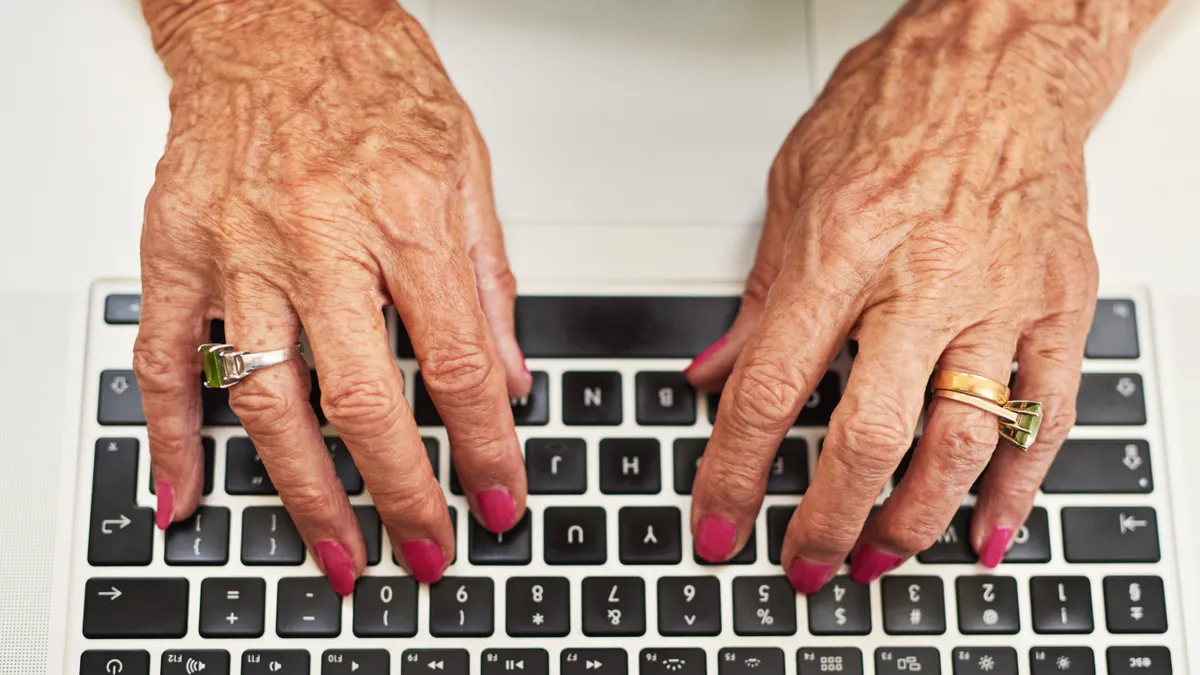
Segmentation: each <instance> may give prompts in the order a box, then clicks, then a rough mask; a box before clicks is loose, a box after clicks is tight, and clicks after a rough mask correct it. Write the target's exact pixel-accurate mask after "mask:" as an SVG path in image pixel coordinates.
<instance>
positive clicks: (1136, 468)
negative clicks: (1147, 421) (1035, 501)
mask: <svg viewBox="0 0 1200 675" xmlns="http://www.w3.org/2000/svg"><path fill="white" fill-rule="evenodd" d="M1153 491H1154V474H1153V472H1152V471H1151V470H1150V446H1149V444H1148V443H1146V441H1141V440H1127V441H1120V440H1087V439H1079V438H1072V439H1068V440H1067V441H1066V442H1065V443H1063V445H1062V448H1060V449H1059V451H1058V454H1057V455H1055V456H1054V463H1053V464H1051V465H1050V471H1049V472H1047V473H1046V479H1045V480H1043V481H1042V492H1045V493H1047V494H1104V493H1112V494H1149V493H1151V492H1153Z"/></svg>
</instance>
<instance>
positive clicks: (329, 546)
mask: <svg viewBox="0 0 1200 675" xmlns="http://www.w3.org/2000/svg"><path fill="white" fill-rule="evenodd" d="M314 548H316V550H317V562H318V563H319V564H320V565H321V569H323V570H325V577H326V578H327V579H329V585H330V586H332V587H333V590H334V591H336V592H337V594H338V595H350V594H351V593H353V592H354V577H355V574H354V559H352V558H351V557H350V554H349V553H347V552H346V548H345V547H344V546H342V545H341V544H339V543H338V542H336V541H332V540H325V541H318V542H317V545H316V546H315V547H314Z"/></svg>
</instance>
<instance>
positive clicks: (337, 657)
mask: <svg viewBox="0 0 1200 675" xmlns="http://www.w3.org/2000/svg"><path fill="white" fill-rule="evenodd" d="M390 666H391V658H390V657H389V656H388V652H387V650H386V649H329V650H326V651H325V653H324V654H322V655H321V675H350V673H355V675H388V671H389V669H390Z"/></svg>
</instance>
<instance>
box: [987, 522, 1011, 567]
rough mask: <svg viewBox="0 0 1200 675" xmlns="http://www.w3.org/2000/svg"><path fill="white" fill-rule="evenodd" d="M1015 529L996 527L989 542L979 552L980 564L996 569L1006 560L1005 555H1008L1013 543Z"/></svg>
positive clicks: (989, 537) (990, 535) (989, 536)
mask: <svg viewBox="0 0 1200 675" xmlns="http://www.w3.org/2000/svg"><path fill="white" fill-rule="evenodd" d="M1012 535H1013V529H1012V528H1011V527H1004V526H1000V527H996V528H993V529H992V532H991V534H989V535H988V538H987V541H985V542H984V544H983V547H982V549H981V550H980V551H979V562H980V563H981V564H982V565H983V566H984V567H987V568H989V569H994V568H995V567H996V566H998V565H999V564H1000V561H1002V560H1004V554H1006V553H1008V545H1009V543H1010V542H1011V541H1012Z"/></svg>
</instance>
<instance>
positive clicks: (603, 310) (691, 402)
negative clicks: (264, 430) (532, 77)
mask: <svg viewBox="0 0 1200 675" xmlns="http://www.w3.org/2000/svg"><path fill="white" fill-rule="evenodd" d="M92 307H93V313H92V318H91V322H90V324H89V342H88V353H87V369H86V377H87V378H88V380H87V381H88V384H87V386H86V387H85V399H84V410H83V418H84V419H83V422H84V423H83V426H82V429H83V435H82V445H81V448H80V463H79V474H78V476H79V481H80V482H79V485H80V486H81V488H80V490H79V497H78V500H77V501H78V503H77V505H76V509H77V510H76V514H77V517H76V533H75V539H74V541H75V542H76V547H75V550H76V551H77V553H76V554H75V559H74V560H73V561H72V565H71V584H72V586H71V593H70V596H71V600H70V602H69V606H70V608H69V612H68V616H67V626H66V629H65V630H66V633H67V635H68V644H69V649H68V652H67V659H68V661H67V665H66V668H67V670H68V671H76V672H80V673H83V674H85V675H139V674H143V673H160V674H162V675H198V674H199V673H203V674H204V675H225V674H227V673H242V674H243V675H259V674H262V675H301V674H303V675H315V674H318V673H320V674H321V675H341V674H346V675H349V674H352V673H353V674H355V675H418V674H420V675H436V674H440V673H443V672H445V673H453V674H455V675H458V674H466V673H472V674H474V673H479V674H482V675H518V674H519V675H548V674H551V673H553V674H556V675H632V674H635V673H636V674H639V675H700V674H705V675H707V674H712V675H827V674H828V675H871V674H873V675H912V674H913V673H920V674H921V675H941V674H942V673H945V674H946V675H951V674H953V675H1017V674H1018V673H1021V674H1022V675H1024V674H1028V675H1094V674H1095V673H1108V674H1109V675H1169V674H1171V673H1172V672H1173V669H1175V670H1177V671H1178V672H1183V671H1184V669H1185V665H1184V663H1183V659H1182V636H1183V632H1182V626H1181V622H1182V618H1181V617H1182V608H1181V607H1179V606H1178V597H1179V594H1178V590H1177V589H1178V571H1177V569H1178V568H1177V566H1176V564H1175V561H1174V560H1173V558H1172V550H1173V549H1172V542H1171V528H1170V516H1171V510H1170V501H1169V496H1168V495H1167V494H1166V481H1165V480H1163V476H1165V473H1164V472H1165V471H1166V470H1167V468H1166V466H1165V462H1166V460H1165V456H1164V455H1165V453H1164V451H1163V447H1162V443H1163V439H1162V432H1161V428H1160V427H1161V424H1160V422H1159V420H1158V403H1157V400H1156V394H1155V373H1154V366H1153V359H1152V357H1153V354H1152V353H1148V352H1151V349H1150V346H1151V345H1153V340H1152V339H1151V335H1150V334H1149V322H1148V320H1147V312H1148V304H1147V303H1146V302H1145V300H1144V298H1142V296H1140V295H1137V294H1130V295H1128V296H1123V297H1119V298H1112V299H1103V300H1101V301H1100V302H1099V304H1098V307H1097V312H1096V320H1095V323H1094V325H1093V328H1092V332H1091V334H1090V335H1089V338H1088V344H1087V361H1086V363H1085V367H1084V370H1085V374H1084V376H1083V380H1082V386H1081V390H1080V394H1079V398H1078V402H1077V413H1078V424H1077V427H1076V428H1075V429H1074V430H1073V431H1072V434H1071V439H1070V440H1069V441H1068V442H1067V443H1066V445H1065V446H1064V448H1063V449H1062V452H1061V453H1060V454H1059V456H1058V458H1057V459H1056V461H1055V464H1054V466H1053V467H1052V468H1051V470H1050V472H1049V475H1048V476H1047V477H1046V480H1045V482H1044V484H1043V488H1042V492H1041V493H1040V494H1039V495H1038V506H1037V508H1036V509H1034V511H1033V513H1032V515H1031V516H1030V518H1029V520H1028V522H1027V523H1026V524H1025V526H1024V527H1022V528H1021V529H1020V531H1019V532H1018V533H1017V535H1016V540H1015V544H1014V546H1013V547H1012V549H1011V550H1010V551H1009V553H1008V554H1007V556H1006V558H1005V564H1003V565H1001V566H1000V567H999V568H998V569H996V570H992V571H989V570H985V569H984V568H982V567H980V566H978V565H977V564H976V563H977V556H976V554H975V552H974V551H973V550H972V549H971V547H970V545H969V543H968V541H969V531H968V528H969V523H970V515H971V508H972V505H973V503H974V492H975V489H973V490H972V496H970V497H968V498H967V500H966V502H965V503H964V504H963V506H962V508H961V509H960V510H959V512H958V513H957V515H956V516H955V517H954V519H953V521H952V522H951V523H950V525H949V526H948V527H947V529H946V531H945V533H944V534H943V535H942V537H941V538H940V539H939V540H938V541H937V542H936V543H935V544H934V545H933V546H932V547H930V548H929V549H928V550H926V551H924V552H922V553H920V554H919V555H918V556H916V558H914V559H913V560H911V561H909V562H907V563H906V564H904V565H903V566H901V567H900V568H898V569H897V570H895V571H894V572H892V573H890V574H888V575H886V576H884V577H883V578H882V579H881V580H880V581H877V582H875V583H873V584H870V585H863V584H858V583H855V582H854V581H852V580H851V579H850V578H849V576H847V575H845V574H842V575H839V576H837V577H835V578H834V579H833V581H831V582H830V583H829V584H828V585H827V586H826V587H825V588H824V589H822V590H821V591H820V592H818V593H816V594H814V595H812V596H809V597H807V598H805V597H802V596H797V595H796V594H795V593H794V592H793V591H792V589H791V587H790V586H789V585H788V582H787V580H786V578H785V577H784V576H783V575H782V570H781V569H780V567H779V561H780V550H781V547H782V541H783V534H784V532H785V530H786V527H787V523H788V520H789V518H790V517H791V514H792V511H793V509H794V508H795V505H796V503H797V502H798V501H799V500H800V498H801V496H802V495H803V494H804V492H805V489H806V488H807V487H808V482H809V476H810V475H811V469H812V468H814V467H815V465H816V461H817V459H818V456H819V453H820V448H821V441H822V439H823V437H824V433H825V427H826V426H827V424H828V422H829V417H830V415H831V413H832V411H833V409H834V407H835V406H836V405H837V402H838V400H839V399H840V395H841V388H842V385H843V383H844V382H845V377H846V374H847V372H848V369H849V366H850V364H851V363H852V358H853V357H852V353H853V350H852V349H849V348H848V349H846V350H843V353H842V354H841V355H840V356H839V357H838V358H837V360H836V361H835V362H834V363H833V364H832V365H831V367H830V370H829V373H828V374H827V375H826V377H825V378H824V379H823V380H822V381H821V383H820V385H819V387H818V388H817V390H816V392H815V393H814V394H813V396H812V397H811V399H810V400H809V401H808V403H807V405H806V406H805V408H804V410H803V412H802V413H801V414H800V416H799V418H798V419H797V421H796V425H795V427H794V428H793V429H792V431H790V432H789V434H788V438H787V439H786V440H785V441H784V442H783V443H782V444H781V445H780V447H779V450H778V452H777V455H776V458H775V461H774V463H773V464H772V466H771V473H770V477H769V480H768V483H767V497H766V499H765V501H764V505H763V508H762V512H761V513H760V516H759V519H758V522H757V524H756V527H755V531H754V534H753V536H752V537H751V539H750V541H749V543H748V544H747V545H746V547H745V549H743V550H742V551H741V552H740V553H738V554H737V555H736V556H734V557H733V558H732V559H731V560H730V561H729V562H728V563H727V564H723V565H710V564H707V563H705V562H704V561H702V560H700V559H699V558H697V557H696V556H695V554H694V553H693V551H692V539H691V534H690V532H689V531H688V528H687V520H686V516H687V513H688V503H689V495H690V493H691V488H692V481H693V478H694V476H695V471H696V465H697V462H698V461H699V459H700V457H701V455H702V454H703V452H704V446H705V442H706V440H707V437H708V434H709V432H710V430H711V428H712V420H713V419H714V416H715V411H716V407H717V405H718V397H716V396H700V395H698V394H697V393H696V392H695V391H693V390H692V389H691V388H690V387H689V386H688V385H687V383H686V381H685V380H684V378H683V377H682V375H680V369H681V368H682V367H683V366H685V365H686V364H687V363H688V361H689V358H690V357H691V355H693V354H696V353H698V352H699V351H701V350H702V349H703V348H704V347H705V346H707V344H709V343H710V342H711V341H712V340H713V339H715V338H716V337H717V336H719V335H720V334H721V332H722V331H723V329H724V328H725V326H727V325H728V323H729V322H730V320H731V319H732V317H733V315H734V314H735V313H736V309H737V299H736V297H733V296H727V297H694V296H693V297H683V296H679V297H672V296H670V295H662V296H655V297H633V296H630V297H611V296H595V295H588V296H574V297H571V296H540V297H523V298H521V300H520V301H519V303H518V309H517V316H518V322H517V326H518V338H519V339H520V341H521V344H522V346H523V348H524V349H525V352H526V355H527V357H528V363H529V366H530V368H531V370H533V371H534V387H533V391H532V393H531V394H530V395H529V396H527V397H524V398H522V399H520V400H514V401H513V402H512V403H513V413H514V418H515V420H516V422H517V425H518V435H519V437H520V438H521V441H522V443H523V444H524V450H525V458H526V469H527V473H528V478H529V493H530V497H529V499H528V505H529V510H528V512H527V513H526V514H525V517H524V518H523V519H522V520H521V522H520V524H519V525H517V526H516V527H515V528H514V529H513V530H512V531H510V532H507V533H505V534H503V535H495V534H493V533H491V532H488V531H487V530H485V529H484V528H482V527H480V526H479V525H478V524H477V523H476V522H475V521H474V520H473V519H472V518H471V516H470V513H469V511H468V507H467V504H466V501H465V498H464V497H462V494H463V493H462V489H461V486H459V484H458V481H457V476H456V475H455V472H454V465H453V462H452V461H451V458H450V452H449V450H450V449H449V447H448V445H447V440H446V434H445V430H444V428H443V427H442V423H441V419H440V417H439V416H438V413H437V410H436V409H435V408H434V407H433V405H432V402H431V400H430V398H429V396H428V394H427V392H426V390H425V387H424V384H423V382H422V381H421V378H420V372H419V370H418V368H417V364H416V362H415V361H414V360H413V358H412V348H411V346H410V345H409V344H407V341H406V339H405V337H404V336H403V332H402V330H396V328H397V327H398V326H399V322H398V321H397V319H396V317H395V316H394V315H391V316H389V322H390V325H391V326H392V328H393V330H392V331H391V332H392V335H393V341H394V345H393V346H394V349H395V351H396V354H397V362H398V364H399V365H400V367H401V369H402V371H403V372H404V374H405V381H406V387H407V393H408V396H409V400H410V401H412V404H413V413H414V416H415V418H416V420H417V422H418V424H419V426H420V430H421V434H422V438H423V440H424V443H425V447H426V450H427V452H428V457H429V461H430V464H431V466H432V468H433V471H434V474H435V475H436V476H438V479H439V480H440V481H442V485H443V486H444V487H445V489H446V492H447V501H448V503H449V504H450V518H451V520H452V522H453V523H454V526H455V532H456V537H457V558H456V560H455V561H454V562H453V563H452V564H451V565H450V567H449V569H448V570H447V572H446V576H445V578H444V579H443V580H442V581H441V582H439V583H437V584H435V585H433V586H422V585H419V584H417V583H416V582H415V581H414V580H413V579H411V578H410V577H408V576H407V575H406V574H405V573H404V572H403V570H402V569H401V568H400V567H399V566H398V565H397V564H396V561H395V558H394V557H393V555H392V553H391V544H390V542H389V541H388V538H387V534H386V533H385V532H383V530H382V528H381V526H380V520H379V516H378V514H377V513H376V512H375V510H374V508H373V507H372V506H371V501H370V495H369V494H366V493H365V492H364V488H363V480H362V477H361V476H360V475H359V473H358V471H357V469H356V468H355V466H354V464H353V462H352V461H351V458H350V455H349V454H348V453H347V451H346V449H345V448H344V447H343V446H342V444H341V441H340V440H339V439H338V438H337V437H336V432H335V431H334V430H333V429H332V427H329V426H325V427H324V428H325V430H326V434H327V435H326V439H325V440H326V445H327V446H328V448H329V451H330V452H331V453H332V455H333V458H334V463H335V466H336V469H337V473H338V476H339V477H340V478H341V481H342V484H343V485H344V487H345V489H346V493H347V495H349V498H350V501H351V503H352V504H353V506H354V512H355V514H356V516H357V517H358V522H359V525H360V527H361V528H362V531H363V534H364V538H365V540H366V544H367V551H368V567H367V570H366V574H365V576H364V577H363V578H361V579H360V580H359V582H358V585H357V587H356V590H355V592H354V594H353V596H352V597H350V598H345V599H343V598H341V597H339V596H338V595H337V594H335V593H334V592H333V590H332V589H331V588H330V586H329V584H328V583H327V582H326V581H325V579H324V578H323V577H322V576H320V574H319V572H318V571H317V568H316V566H315V564H314V563H313V561H312V560H311V559H310V557H311V556H309V555H308V554H307V552H306V550H305V547H304V544H303V542H302V540H301V539H300V537H299V535H298V533H297V531H296V528H295V527H294V525H293V524H292V522H291V520H290V518H289V517H288V514H287V512H286V511H285V510H284V509H283V507H282V506H281V504H280V502H279V499H278V496H277V493H276V490H275V487H274V485H273V484H272V482H271V478H270V476H268V475H267V473H266V471H265V470H264V468H263V465H262V463H261V461H259V459H258V455H257V454H256V451H255V448H254V445H253V443H252V442H251V441H250V439H249V438H247V437H246V434H245V432H244V431H243V430H242V429H241V428H240V427H239V426H238V421H237V418H236V416H235V415H234V414H233V413H232V411H231V410H230V409H229V406H228V398H227V392H223V391H220V390H205V391H204V425H205V426H204V430H203V436H204V452H205V463H204V495H205V498H204V500H203V505H202V506H201V507H200V508H199V509H198V510H197V511H196V513H195V514H194V515H193V516H192V517H191V518H190V519H188V520H187V521H185V522H180V523H176V524H174V525H172V526H171V527H170V529H169V530H168V531H167V532H166V533H165V534H164V533H160V532H158V531H157V530H156V529H155V528H154V517H153V511H152V509H151V508H148V507H147V506H143V505H150V504H153V503H154V498H153V488H154V481H153V479H152V477H151V476H150V475H149V474H150V471H149V455H148V448H147V443H146V435H145V426H144V425H145V420H144V417H143V415H142V410H141V403H140V392H139V389H138V385H137V380H136V378H135V377H134V374H133V372H132V370H131V369H130V367H129V363H130V361H131V356H130V352H131V349H132V344H133V339H134V336H135V335H136V324H137V320H138V315H139V312H140V299H139V296H138V295H137V288H136V285H132V286H131V285H128V284H126V285H120V284H111V283H100V284H97V285H96V286H95V288H94V290H93V297H92ZM220 331H221V328H220V326H219V325H216V326H214V332H215V333H216V334H215V335H214V337H216V338H220V337H221V336H220V335H219V333H220ZM197 386H199V383H197ZM313 389H314V394H313V399H312V400H313V405H314V406H315V407H316V408H317V410H318V416H319V417H320V412H319V383H315V386H314V388H313ZM320 419H321V421H322V423H324V418H323V417H320ZM907 464H908V462H907V460H906V461H905V462H903V463H902V464H901V465H900V467H899V468H898V470H897V472H896V476H895V480H899V479H900V478H901V477H902V476H903V475H904V471H905V469H906V468H907ZM884 498H886V491H885V494H884V495H881V497H880V503H882V500H883V499H884ZM85 551H86V553H85ZM843 572H844V570H843ZM76 666H77V667H78V668H77V669H76Z"/></svg>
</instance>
